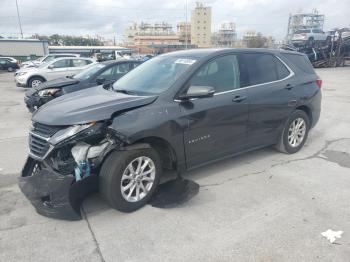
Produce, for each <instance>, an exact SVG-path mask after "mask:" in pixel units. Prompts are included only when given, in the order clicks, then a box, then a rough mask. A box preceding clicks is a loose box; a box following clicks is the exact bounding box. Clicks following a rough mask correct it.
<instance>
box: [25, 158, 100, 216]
mask: <svg viewBox="0 0 350 262" xmlns="http://www.w3.org/2000/svg"><path fill="white" fill-rule="evenodd" d="M19 187H20V189H21V190H22V192H23V194H24V195H25V196H26V197H27V199H28V200H29V201H30V202H31V203H32V205H33V206H34V207H35V209H36V211H37V212H38V213H39V214H41V215H44V216H47V217H51V218H57V219H65V220H79V219H81V218H82V217H81V210H80V208H81V204H82V202H83V200H84V199H85V198H86V196H88V195H89V194H91V193H94V192H97V191H98V176H97V175H90V176H88V177H86V178H84V179H82V180H79V181H75V177H74V176H73V175H61V174H60V173H58V172H56V171H54V170H53V169H52V168H50V167H49V166H44V165H43V164H42V163H40V162H38V161H36V160H34V159H32V158H30V157H29V158H28V159H27V161H26V164H25V165H24V168H23V170H22V174H21V177H20V178H19Z"/></svg>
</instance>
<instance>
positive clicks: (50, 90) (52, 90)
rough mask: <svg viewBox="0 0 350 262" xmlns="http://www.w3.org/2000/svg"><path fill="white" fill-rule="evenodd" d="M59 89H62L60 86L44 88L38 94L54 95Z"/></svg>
mask: <svg viewBox="0 0 350 262" xmlns="http://www.w3.org/2000/svg"><path fill="white" fill-rule="evenodd" d="M58 91H60V89H59V88H50V89H44V90H40V91H39V92H38V95H39V96H52V95H54V94H56V93H57V92H58Z"/></svg>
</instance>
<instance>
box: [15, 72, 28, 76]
mask: <svg viewBox="0 0 350 262" xmlns="http://www.w3.org/2000/svg"><path fill="white" fill-rule="evenodd" d="M26 73H27V72H19V73H17V75H18V76H23V75H25V74H26Z"/></svg>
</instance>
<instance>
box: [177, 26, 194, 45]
mask: <svg viewBox="0 0 350 262" xmlns="http://www.w3.org/2000/svg"><path fill="white" fill-rule="evenodd" d="M176 27H177V35H178V36H179V41H180V43H182V44H186V43H187V44H190V43H191V23H189V22H187V23H186V22H179V23H177V26H176Z"/></svg>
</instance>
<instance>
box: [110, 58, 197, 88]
mask: <svg viewBox="0 0 350 262" xmlns="http://www.w3.org/2000/svg"><path fill="white" fill-rule="evenodd" d="M195 62H196V60H194V59H192V58H189V57H186V58H185V57H175V56H159V57H155V58H153V59H151V60H149V61H147V62H145V63H143V64H141V65H139V66H138V67H136V68H135V69H133V70H132V71H131V72H129V73H128V74H126V75H125V76H123V77H122V78H120V79H119V80H118V81H117V82H115V83H114V84H113V89H114V90H116V91H118V90H126V91H130V92H131V93H132V92H133V93H141V94H142V93H144V94H160V93H162V92H164V91H166V90H167V89H169V88H170V86H171V85H172V84H173V83H174V82H175V81H176V80H177V79H179V77H180V76H181V75H182V73H183V72H184V71H185V70H186V69H187V68H188V67H190V66H191V65H192V64H193V63H195Z"/></svg>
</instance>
